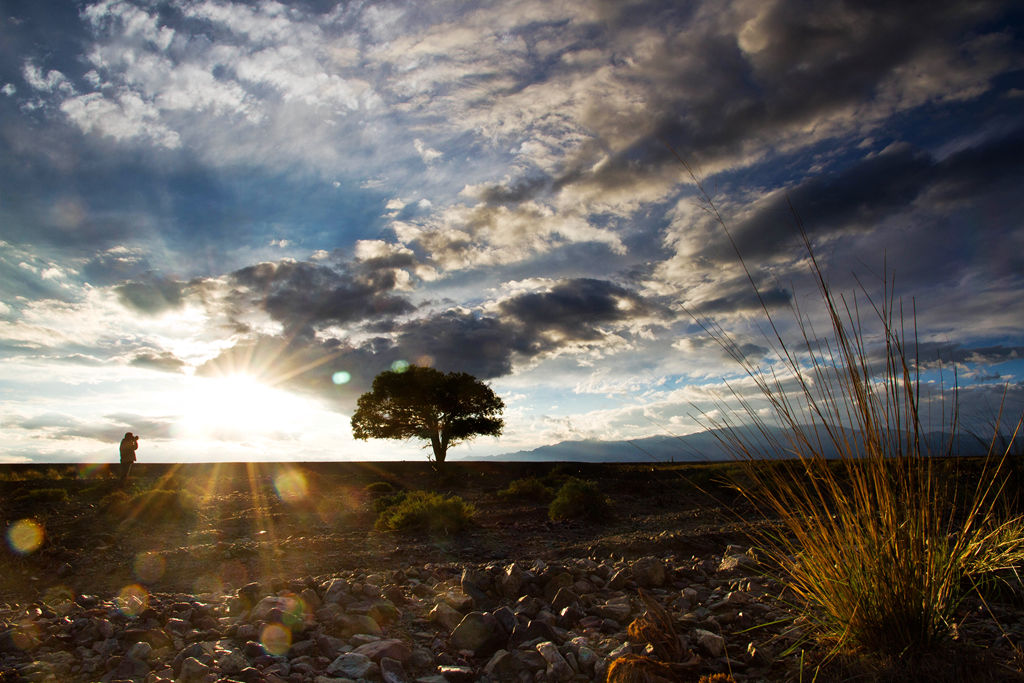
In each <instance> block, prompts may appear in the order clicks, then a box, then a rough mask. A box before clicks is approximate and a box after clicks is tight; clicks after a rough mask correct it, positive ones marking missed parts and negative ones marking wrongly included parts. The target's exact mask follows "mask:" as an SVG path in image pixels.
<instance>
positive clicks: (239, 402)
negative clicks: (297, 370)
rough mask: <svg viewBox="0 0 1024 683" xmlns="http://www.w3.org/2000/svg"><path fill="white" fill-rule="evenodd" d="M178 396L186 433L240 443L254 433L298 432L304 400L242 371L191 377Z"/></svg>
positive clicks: (302, 421)
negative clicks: (217, 375) (239, 372)
mask: <svg viewBox="0 0 1024 683" xmlns="http://www.w3.org/2000/svg"><path fill="white" fill-rule="evenodd" d="M184 393H185V395H184V396H183V397H182V400H183V403H184V405H183V406H182V409H183V413H184V415H183V420H182V424H183V427H184V430H185V431H186V432H187V433H188V434H189V435H195V436H204V437H206V438H214V439H217V440H220V441H236V442H242V441H246V440H249V439H251V438H254V437H257V436H268V435H273V434H278V435H288V434H297V433H299V432H301V431H302V429H303V426H304V425H305V424H306V422H307V421H308V418H309V412H310V410H309V405H308V402H307V401H305V400H304V399H302V398H301V397H298V396H295V395H294V394H291V393H289V392H287V391H283V390H281V389H278V388H275V387H272V386H268V385H267V384H264V383H263V382H260V381H259V380H257V379H256V378H255V377H252V376H251V375H245V374H235V375H227V376H221V377H192V378H191V381H190V382H189V387H188V389H187V390H186V391H185V392H184Z"/></svg>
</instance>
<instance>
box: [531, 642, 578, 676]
mask: <svg viewBox="0 0 1024 683" xmlns="http://www.w3.org/2000/svg"><path fill="white" fill-rule="evenodd" d="M537 652H539V653H540V656H541V657H543V658H544V661H545V662H547V670H546V674H547V677H548V679H549V680H555V681H568V680H570V679H571V678H572V677H573V676H574V675H575V674H574V672H573V670H572V667H570V666H569V663H568V662H567V661H565V657H563V656H562V655H561V653H560V652H559V651H558V647H557V646H556V645H555V644H554V643H552V642H543V643H538V644H537Z"/></svg>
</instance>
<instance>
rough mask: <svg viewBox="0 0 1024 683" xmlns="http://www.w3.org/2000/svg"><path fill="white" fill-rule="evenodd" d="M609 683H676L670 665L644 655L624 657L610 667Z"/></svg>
mask: <svg viewBox="0 0 1024 683" xmlns="http://www.w3.org/2000/svg"><path fill="white" fill-rule="evenodd" d="M607 681H608V683H676V682H677V681H679V678H678V677H677V676H676V675H675V672H673V671H672V669H671V667H669V666H668V664H664V663H662V662H659V661H658V660H656V659H651V658H650V657H644V656H642V655H623V656H621V657H618V658H617V659H614V660H613V661H612V663H611V665H610V666H609V667H608V677H607Z"/></svg>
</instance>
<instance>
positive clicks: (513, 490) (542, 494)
mask: <svg viewBox="0 0 1024 683" xmlns="http://www.w3.org/2000/svg"><path fill="white" fill-rule="evenodd" d="M498 495H499V496H500V497H502V498H505V499H507V500H510V499H518V500H532V501H536V502H539V503H547V502H549V501H550V500H551V499H552V498H554V496H555V491H554V489H552V488H551V487H550V486H547V485H546V484H544V482H542V481H541V480H540V479H538V478H537V477H527V478H526V479H515V480H513V481H511V482H509V485H508V487H506V488H504V489H502V490H501V491H498Z"/></svg>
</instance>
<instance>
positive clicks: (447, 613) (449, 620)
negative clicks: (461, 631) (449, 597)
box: [427, 602, 462, 631]
mask: <svg viewBox="0 0 1024 683" xmlns="http://www.w3.org/2000/svg"><path fill="white" fill-rule="evenodd" d="M427 618H428V619H430V621H432V622H434V623H436V624H440V625H441V626H444V627H445V628H446V629H448V630H449V631H452V630H454V629H455V627H456V626H458V625H459V622H460V621H462V613H461V612H459V611H457V610H456V609H454V608H453V607H452V606H451V605H449V604H448V603H447V602H439V603H438V604H437V605H436V606H435V607H434V609H432V610H430V614H428V615H427Z"/></svg>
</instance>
